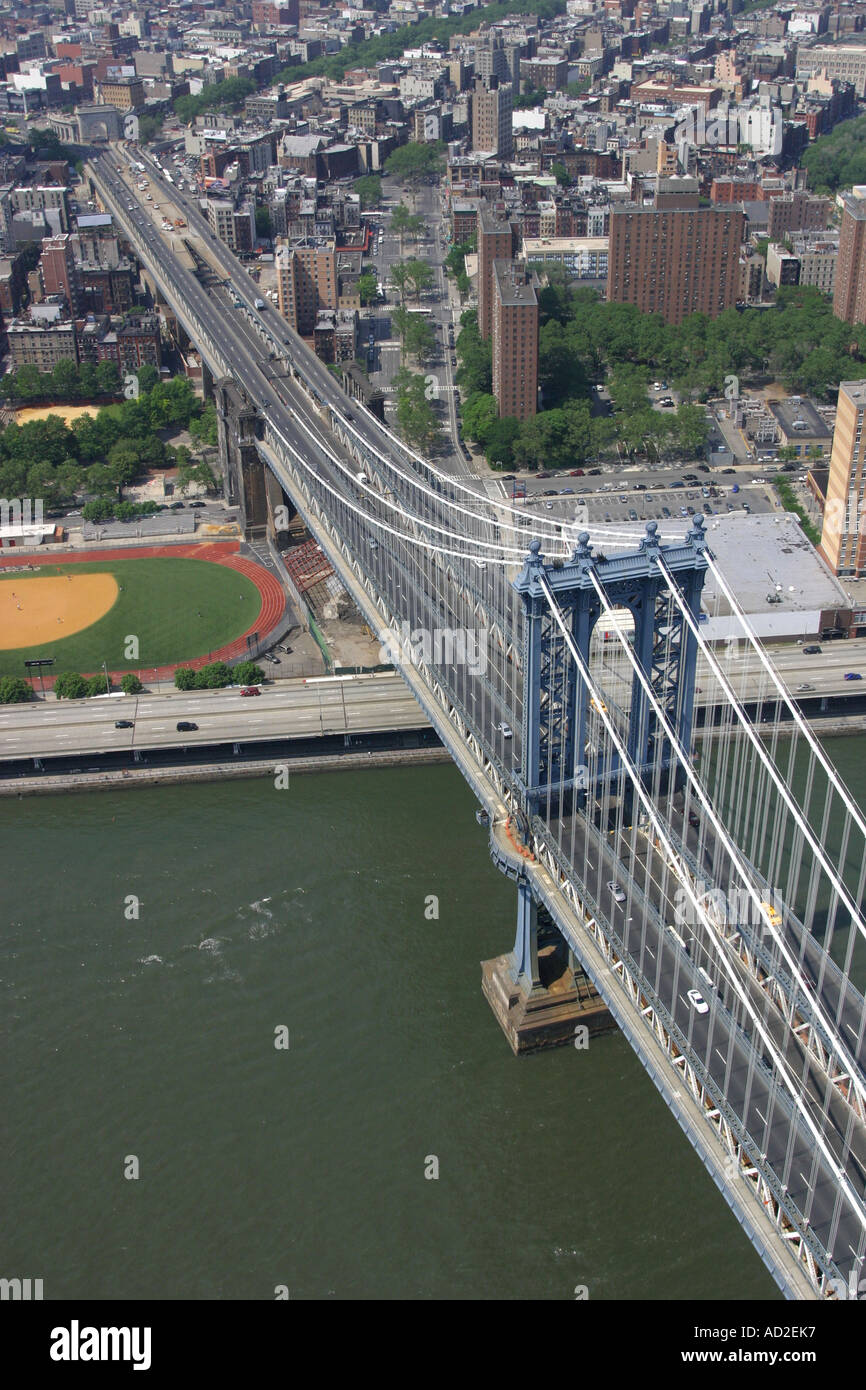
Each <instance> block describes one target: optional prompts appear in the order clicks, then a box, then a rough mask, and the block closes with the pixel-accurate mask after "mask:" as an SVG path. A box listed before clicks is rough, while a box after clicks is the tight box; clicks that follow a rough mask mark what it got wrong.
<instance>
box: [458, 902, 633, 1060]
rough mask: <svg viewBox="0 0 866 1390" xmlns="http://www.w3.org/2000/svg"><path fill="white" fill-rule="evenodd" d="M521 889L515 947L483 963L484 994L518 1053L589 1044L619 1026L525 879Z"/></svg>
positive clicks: (482, 981) (514, 1050)
mask: <svg viewBox="0 0 866 1390" xmlns="http://www.w3.org/2000/svg"><path fill="white" fill-rule="evenodd" d="M517 891H518V908H517V935H516V937H515V941H514V949H513V950H512V951H511V952H509V954H508V955H504V956H496V957H494V959H493V960H485V961H482V962H481V988H482V990H483V992H484V997H485V999H486V1000H487V1002H488V1004H489V1005H490V1007H491V1008H492V1010H493V1012H494V1014H495V1015H496V1018H497V1021H498V1023H499V1026H500V1028H501V1029H502V1031H503V1033H504V1034H505V1036H506V1038H507V1039H508V1043H509V1046H510V1047H511V1050H512V1052H513V1053H514V1054H515V1056H517V1057H519V1056H521V1055H522V1054H523V1053H525V1052H538V1051H540V1050H541V1049H543V1048H548V1047H562V1046H564V1045H565V1044H566V1043H574V1045H575V1046H576V1047H579V1046H582V1045H583V1046H585V1043H586V1040H587V1039H588V1038H589V1037H592V1036H593V1035H594V1034H597V1033H605V1032H609V1031H610V1030H611V1029H612V1028H614V1027H615V1026H616V1025H615V1024H614V1022H613V1019H612V1018H611V1016H610V1013H609V1012H608V1009H607V1006H606V1005H605V1004H604V1003H603V1002H602V1000H601V999H600V998H599V996H598V994H597V993H596V990H595V987H594V986H593V984H592V981H591V980H590V979H589V977H588V976H587V975H585V974H584V972H583V971H582V970H581V968H580V966H579V965H578V964H577V962H576V961H575V958H574V956H573V954H572V952H571V951H570V950H569V949H568V946H567V945H566V943H565V941H564V940H563V938H562V936H561V935H560V934H559V932H558V931H557V929H556V927H555V925H554V924H553V922H552V921H551V919H550V917H549V916H548V914H547V913H546V911H545V909H544V908H543V907H540V906H539V904H538V903H537V902H536V901H535V900H534V898H533V896H532V892H531V889H530V887H529V884H528V883H527V882H526V880H525V879H523V880H520V881H519V882H518V886H517Z"/></svg>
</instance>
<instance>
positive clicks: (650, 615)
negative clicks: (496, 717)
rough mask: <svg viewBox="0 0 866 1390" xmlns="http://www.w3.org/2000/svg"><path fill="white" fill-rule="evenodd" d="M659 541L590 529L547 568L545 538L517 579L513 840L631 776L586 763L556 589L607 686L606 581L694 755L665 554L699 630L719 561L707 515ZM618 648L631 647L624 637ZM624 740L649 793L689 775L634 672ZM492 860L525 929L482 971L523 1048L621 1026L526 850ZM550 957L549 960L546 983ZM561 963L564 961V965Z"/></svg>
mask: <svg viewBox="0 0 866 1390" xmlns="http://www.w3.org/2000/svg"><path fill="white" fill-rule="evenodd" d="M657 532H658V527H657V525H656V523H655V522H649V523H648V525H647V528H646V533H645V535H644V536H643V538H642V539H641V540H640V542H639V543H638V546H637V548H636V549H635V550H634V551H632V552H629V553H625V554H621V555H616V556H612V557H611V558H608V557H607V556H606V555H604V554H602V553H601V552H599V551H597V550H594V548H593V546H592V545H591V544H590V537H589V533H588V532H585V531H584V532H581V534H580V535H579V536H578V539H577V545H576V547H575V549H574V551H573V554H572V556H571V558H570V559H569V560H568V561H565V562H563V561H561V560H557V561H554V562H551V563H545V561H544V559H543V557H542V554H541V545H540V543H539V542H538V541H533V542H532V544H531V546H530V549H529V554H528V556H527V558H526V562H525V564H524V566H523V569H522V570H521V572H520V574H519V575H518V576H517V578H516V579H515V581H514V588H515V590H516V591H517V593H518V594H519V595H520V598H521V600H522V603H523V609H524V626H523V679H524V690H523V726H522V730H521V733H522V740H521V754H522V757H521V767H520V772H519V774H517V775H516V777H515V790H516V792H517V796H518V800H519V802H520V808H519V810H518V811H517V812H516V814H515V815H514V817H513V818H512V820H513V829H514V835H513V839H514V840H515V841H517V840H522V842H523V845H524V846H525V845H527V843H528V841H529V838H530V831H531V826H532V822H533V819H535V818H539V817H546V818H549V817H551V816H553V817H557V816H560V815H568V814H570V813H572V812H577V813H583V814H589V815H591V814H592V808H593V804H594V800H595V798H596V796H597V794H598V793H599V792H600V790H601V789H602V784H604V783H611V782H619V781H620V779H621V774H622V768H621V766H620V759H619V755H618V754H617V752H616V749H614V748H607V749H606V750H605V757H604V758H603V759H600V760H596V761H595V762H594V764H593V769H592V771H591V772H590V769H589V768H588V767H587V766H586V765H585V763H584V756H585V754H584V750H585V748H586V747H587V739H588V734H589V731H590V715H591V703H592V702H593V700H594V698H595V697H593V696H592V695H591V692H590V689H589V687H588V686H587V683H586V681H585V679H584V677H583V675H582V673H581V671H580V669H579V668H578V664H577V662H575V660H574V658H573V657H572V655H571V652H570V651H569V648H568V645H567V643H566V641H565V638H564V636H563V634H562V631H561V629H560V627H559V625H558V623H557V621H556V619H555V617H554V615H553V613H552V611H551V606H550V603H549V601H548V592H547V591H549V592H550V593H551V594H552V596H553V601H554V603H555V604H556V607H557V608H558V609H559V612H560V614H561V615H562V619H563V622H564V624H565V626H566V629H567V631H568V633H569V636H570V638H571V641H572V643H573V645H574V647H575V648H576V650H577V651H578V653H579V654H580V656H581V657H582V658H583V662H584V663H585V666H586V669H587V670H588V672H589V674H590V676H591V677H592V678H593V680H595V681H596V683H597V684H601V682H600V681H599V676H602V675H603V672H601V671H600V670H599V664H600V663H599V651H600V650H603V646H602V644H600V643H599V641H598V639H597V638H596V640H595V641H593V637H594V634H596V633H597V632H598V633H600V632H601V631H603V628H604V624H605V623H608V624H610V617H609V615H608V612H607V609H606V608H605V605H604V603H603V601H602V597H601V594H600V593H599V589H598V588H597V587H596V584H598V586H599V588H600V589H601V591H602V594H603V595H604V596H605V597H606V599H607V602H608V604H609V605H610V606H611V607H613V608H615V609H618V610H625V611H627V612H628V613H629V614H630V615H631V617H632V619H633V622H634V639H633V650H634V655H635V658H636V660H637V663H638V665H639V667H640V670H641V672H642V674H643V676H644V677H645V679H646V681H647V683H648V685H649V686H650V688H651V690H652V691H653V695H654V696H655V698H656V700H657V702H658V704H659V705H660V706H661V708H662V709H663V711H664V713H665V716H666V718H667V720H668V722H669V724H670V726H671V728H672V729H673V730H674V733H675V734H676V736H677V738H678V740H679V741H680V742H681V743H682V745H683V746H684V747H686V748H689V747H690V746H691V740H692V727H693V722H694V696H695V674H696V670H697V642H696V640H695V637H694V634H693V633H692V632H691V630H690V629H689V627H688V624H687V623H686V622H685V620H684V619H683V618H682V615H681V614H680V612H679V609H678V607H677V605H676V604H674V603H672V602H671V601H670V591H669V588H668V580H667V576H666V574H665V573H664V571H663V570H662V569H661V568H660V566H659V564H658V561H659V559H662V558H663V559H664V562H665V566H666V568H667V570H669V571H670V572H671V573H672V575H673V578H674V582H675V583H676V584H677V586H678V588H679V590H680V592H681V594H682V595H683V597H684V599H685V602H686V606H687V608H688V610H689V612H690V613H691V615H692V618H693V619H694V621H695V622H697V621H699V613H700V596H701V589H702V587H703V583H704V576H705V574H706V570H707V563H708V562H707V555H706V549H707V541H706V534H705V532H704V527H703V518H702V517H696V518H695V521H694V524H693V526H692V529H691V530H690V531H689V533H688V535H687V536H686V537H685V541H684V542H683V543H682V544H679V545H665V546H663V545H662V544H661V542H660V540H659V538H658V534H657ZM600 625H601V626H600ZM614 647H615V650H616V651H617V652H620V651H621V647H620V644H619V641H618V639H616V638H615V640H614ZM611 717H613V716H611ZM615 722H616V720H615ZM620 732H621V735H622V740H621V741H622V742H623V743H624V744H625V748H626V753H627V756H628V758H629V760H630V761H631V762H632V763H633V764H634V766H635V768H636V769H637V773H638V776H639V777H640V779H641V781H642V782H643V783H644V785H645V786H647V787H650V786H652V783H653V780H654V778H655V777H656V775H657V774H658V772H659V768H660V767H661V770H662V774H663V775H672V776H674V777H676V778H677V779H678V780H679V777H680V776H681V772H680V769H679V764H678V761H677V758H676V755H675V754H674V753H673V751H672V749H671V746H670V740H669V739H668V737H667V735H666V733H665V732H664V729H663V728H662V727H661V723H660V720H659V718H658V716H657V715H656V714H655V711H654V709H653V707H652V704H651V701H650V699H649V697H648V696H647V694H646V692H645V690H644V688H643V685H642V683H641V680H640V679H639V677H638V675H637V673H636V672H632V674H631V691H630V700H629V702H628V705H627V709H626V710H625V711H624V712H623V717H622V719H621V728H620ZM624 780H625V787H626V790H625V792H624V795H625V796H626V797H628V798H629V808H628V809H629V811H630V809H631V806H630V799H631V796H632V794H633V793H632V789H631V784H630V783H629V781H628V779H624ZM515 848H516V846H515ZM493 854H494V860H495V861H496V862H497V864H498V867H499V868H500V869H501V870H502V871H503V872H504V873H507V874H508V875H509V877H512V878H514V879H515V881H516V882H517V890H518V907H517V930H516V934H515V941H514V947H513V949H512V951H511V953H510V955H509V956H503V957H498V958H497V959H496V960H494V961H486V962H485V963H484V967H483V970H484V974H483V980H484V992H485V994H486V995H487V998H488V1000H489V1002H490V1003H491V1005H492V1007H493V1009H494V1012H495V1013H496V1014H497V1017H498V1018H499V1021H500V1024H501V1025H502V1027H503V1030H504V1031H505V1033H506V1036H508V1038H509V1041H510V1042H511V1045H512V1047H513V1048H514V1050H515V1052H521V1051H524V1050H530V1049H532V1048H534V1047H538V1046H545V1045H552V1044H554V1043H562V1042H565V1041H568V1040H569V1038H570V1037H571V1032H572V1027H573V1024H574V1021H575V1020H581V1021H584V1020H585V1021H586V1022H587V1026H588V1027H589V1028H590V1031H597V1030H598V1029H600V1028H602V1027H604V1026H610V1022H609V1020H606V1021H605V1020H603V1018H602V1016H603V1015H605V1014H606V1011H605V1010H604V1008H603V1006H602V1005H601V1001H600V1000H599V998H598V995H597V994H596V992H595V990H594V989H593V987H592V986H591V984H590V982H589V981H588V980H587V978H586V976H584V975H582V973H581V972H580V971H579V970H576V969H575V961H574V958H573V956H572V955H571V953H570V952H569V951H568V949H567V946H566V943H565V942H564V941H563V940H562V939H560V940H559V942H558V943H556V942H555V941H554V944H553V945H551V934H552V935H553V937H554V938H555V937H556V935H557V930H556V927H555V924H554V923H553V922H552V920H551V919H550V918H549V916H548V915H547V914H546V913H545V912H544V911H543V909H542V908H541V907H540V904H539V903H538V901H537V900H536V898H535V897H534V895H533V892H532V889H531V887H530V884H529V882H528V880H527V877H526V875H525V872H522V871H521V864H520V859H519V855H518V856H517V857H515V856H514V855H512V854H511V853H509V852H508V850H507V849H505V848H503V847H500V849H499V850H498V851H497V850H494V852H493ZM543 951H546V953H547V955H548V957H549V958H550V959H548V962H547V971H546V974H547V979H545V970H544V968H543V961H542V958H541V953H542V952H543ZM551 959H555V960H557V961H558V962H559V964H558V965H557V966H556V968H554V969H552V967H551ZM551 981H552V982H553V984H552V987H551Z"/></svg>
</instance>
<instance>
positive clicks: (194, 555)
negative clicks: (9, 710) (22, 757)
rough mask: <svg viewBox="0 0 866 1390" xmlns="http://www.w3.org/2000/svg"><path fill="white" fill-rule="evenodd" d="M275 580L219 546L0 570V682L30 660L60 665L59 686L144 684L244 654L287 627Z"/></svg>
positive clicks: (10, 562)
mask: <svg viewBox="0 0 866 1390" xmlns="http://www.w3.org/2000/svg"><path fill="white" fill-rule="evenodd" d="M283 606H284V599H283V593H282V590H281V588H280V586H279V584H278V582H277V580H276V579H275V578H274V577H273V576H272V575H270V574H269V573H268V571H267V570H265V569H263V568H262V567H261V566H259V565H256V564H254V563H253V562H252V561H250V560H247V559H246V558H244V557H243V556H241V555H240V554H239V549H238V546H237V544H225V543H220V544H217V543H213V544H203V545H202V544H198V545H189V546H183V547H177V546H172V547H171V548H168V547H163V548H154V547H151V548H148V549H147V550H143V551H139V552H138V553H136V552H130V551H129V550H128V549H125V550H123V551H120V552H116V551H105V552H103V553H102V555H101V556H100V557H99V558H98V559H89V558H88V559H87V560H82V561H79V560H77V559H76V558H75V557H73V556H71V555H65V556H64V557H63V558H62V559H61V558H60V557H58V559H57V561H56V562H53V561H50V560H49V561H44V560H42V558H41V557H39V558H38V559H36V558H33V559H28V561H27V562H26V564H22V563H21V562H20V561H17V560H16V558H15V557H14V556H13V555H4V556H3V558H2V560H0V676H6V675H10V676H23V675H24V674H25V668H24V662H25V661H27V660H35V659H44V658H47V657H53V658H54V665H53V667H52V668H51V676H52V677H54V676H56V675H58V674H60V673H61V672H65V671H77V672H80V673H82V674H84V675H89V674H94V673H96V672H98V671H99V670H101V669H102V667H103V663H105V666H106V667H107V669H108V670H109V671H110V672H112V673H114V674H115V675H117V676H122V675H123V674H124V673H126V672H128V671H133V672H136V673H137V674H139V675H141V676H142V677H144V676H146V675H147V673H148V672H151V671H153V670H157V669H159V670H161V671H165V670H166V669H170V668H173V667H175V666H177V665H180V664H185V665H193V666H194V665H196V664H201V663H204V662H207V661H210V660H211V659H221V660H231V658H232V657H233V656H243V655H245V654H246V641H245V639H246V635H247V634H248V633H252V632H254V631H255V632H260V634H261V636H262V637H264V636H265V635H266V634H267V633H268V632H269V631H271V630H272V629H273V628H274V627H275V626H276V624H277V623H278V622H279V619H280V617H281V616H282V612H283Z"/></svg>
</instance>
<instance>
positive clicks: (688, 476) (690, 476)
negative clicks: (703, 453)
mask: <svg viewBox="0 0 866 1390" xmlns="http://www.w3.org/2000/svg"><path fill="white" fill-rule="evenodd" d="M683 480H684V481H685V482H687V483H696V482H697V481H698V475H697V473H684V474H683Z"/></svg>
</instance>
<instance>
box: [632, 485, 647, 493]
mask: <svg viewBox="0 0 866 1390" xmlns="http://www.w3.org/2000/svg"><path fill="white" fill-rule="evenodd" d="M646 490H647V489H646V483H635V485H634V491H635V492H646Z"/></svg>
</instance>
